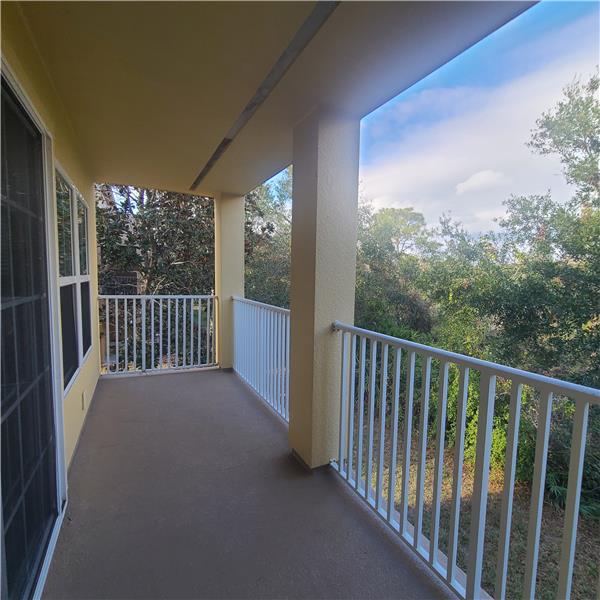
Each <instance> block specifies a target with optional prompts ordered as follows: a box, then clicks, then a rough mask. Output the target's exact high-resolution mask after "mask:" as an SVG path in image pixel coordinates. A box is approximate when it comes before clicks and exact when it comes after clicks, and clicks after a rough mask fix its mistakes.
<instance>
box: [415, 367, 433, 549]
mask: <svg viewBox="0 0 600 600" xmlns="http://www.w3.org/2000/svg"><path fill="white" fill-rule="evenodd" d="M430 387H431V356H424V357H423V381H422V385H421V415H420V419H419V450H418V452H419V463H418V466H417V490H416V499H415V503H416V507H415V513H416V514H415V529H414V532H415V533H414V539H413V545H414V547H415V549H416V550H417V552H420V550H419V548H420V544H421V529H422V528H423V496H424V493H423V492H424V487H425V465H426V462H427V425H428V422H429V393H430Z"/></svg>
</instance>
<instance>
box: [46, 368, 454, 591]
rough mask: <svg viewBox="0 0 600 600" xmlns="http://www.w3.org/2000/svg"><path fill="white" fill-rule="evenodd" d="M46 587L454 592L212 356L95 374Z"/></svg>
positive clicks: (145, 589)
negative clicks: (313, 466) (122, 374)
mask: <svg viewBox="0 0 600 600" xmlns="http://www.w3.org/2000/svg"><path fill="white" fill-rule="evenodd" d="M45 596H46V597H47V598H61V599H63V598H78V599H80V598H427V599H433V598H442V597H452V596H451V595H450V592H448V591H447V590H446V588H445V587H444V586H443V585H442V584H441V583H440V582H438V581H437V580H436V579H434V578H433V577H432V576H431V575H430V574H429V573H428V572H427V571H426V568H425V566H424V565H423V564H422V563H421V562H420V561H419V560H418V559H417V558H416V557H414V556H413V555H412V554H411V553H410V550H409V549H407V548H405V547H404V546H403V545H402V543H401V542H400V541H399V540H398V539H396V538H395V536H394V535H393V533H392V532H390V531H389V530H387V529H386V527H385V526H384V525H383V524H382V523H381V522H380V521H379V520H378V519H377V517H376V516H375V515H373V514H372V513H371V512H370V511H369V509H367V508H366V507H365V506H364V505H363V504H362V503H361V502H360V501H359V500H358V499H357V498H355V497H354V496H353V493H352V492H351V491H350V490H349V489H348V488H347V486H346V484H345V483H343V482H342V481H341V480H340V479H339V478H338V476H337V475H336V474H335V472H333V470H331V469H329V468H328V467H325V468H323V469H319V470H317V471H315V472H313V473H308V472H307V471H305V470H304V469H303V468H302V467H301V466H300V465H299V464H298V463H297V462H296V461H295V460H294V459H293V458H292V457H291V455H290V452H289V448H288V445H287V429H286V427H285V426H284V424H283V423H282V421H281V420H280V419H279V418H278V417H277V416H276V415H275V414H274V413H273V412H272V411H271V410H270V409H269V408H268V407H267V406H266V405H265V404H264V403H263V402H262V401H261V400H260V399H259V398H258V397H257V396H256V395H255V394H254V393H253V392H251V391H250V390H249V388H247V386H246V385H245V384H244V383H243V382H242V381H241V380H240V379H239V378H238V377H237V376H236V375H235V374H233V373H227V372H223V371H219V370H214V371H205V372H187V373H176V374H168V375H167V374H162V375H157V376H137V377H127V378H120V379H102V380H101V381H100V382H99V383H98V388H97V390H96V394H95V396H94V402H93V405H92V406H91V407H90V411H89V414H88V419H87V423H86V425H85V428H84V430H83V433H82V437H81V440H80V442H79V447H78V449H77V452H76V454H75V457H74V459H73V462H72V465H71V469H70V472H69V505H68V509H67V516H66V518H65V521H64V524H63V528H62V531H61V534H60V538H59V541H58V545H57V548H56V552H55V555H54V559H53V562H52V565H51V568H50V573H49V576H48V580H47V584H46V589H45Z"/></svg>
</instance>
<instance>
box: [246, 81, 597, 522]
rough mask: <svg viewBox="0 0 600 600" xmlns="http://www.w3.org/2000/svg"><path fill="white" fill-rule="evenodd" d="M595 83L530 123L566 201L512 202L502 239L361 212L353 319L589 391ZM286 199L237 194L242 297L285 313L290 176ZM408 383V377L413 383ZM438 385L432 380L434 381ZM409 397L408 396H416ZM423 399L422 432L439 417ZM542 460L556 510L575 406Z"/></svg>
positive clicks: (452, 401)
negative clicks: (244, 243)
mask: <svg viewBox="0 0 600 600" xmlns="http://www.w3.org/2000/svg"><path fill="white" fill-rule="evenodd" d="M599 81H600V80H599V78H598V75H597V74H596V75H594V76H592V77H591V78H590V80H589V81H588V82H586V83H582V82H580V81H579V80H576V81H575V82H573V83H572V84H571V85H569V86H567V87H566V88H565V90H564V97H563V99H562V100H561V101H560V102H559V103H558V104H557V106H556V107H555V108H554V109H552V110H550V111H547V112H545V113H544V114H543V115H542V116H541V117H540V119H538V121H537V122H536V126H535V129H534V130H533V131H532V133H531V139H530V142H529V146H530V148H531V149H532V150H533V151H534V152H538V153H541V154H550V153H553V154H557V155H558V156H559V158H560V160H561V162H562V165H563V168H564V175H565V178H566V180H567V181H568V182H569V183H571V184H572V185H573V186H574V188H575V193H574V197H573V199H572V201H571V202H569V203H567V204H566V205H564V204H560V203H558V202H556V201H555V200H554V199H553V198H552V195H551V192H550V191H548V192H546V193H543V194H538V195H530V196H518V195H513V196H510V197H509V198H508V199H507V200H506V202H505V207H506V214H505V215H504V217H503V218H502V219H500V220H499V222H498V225H499V231H497V232H488V233H484V234H482V235H478V236H475V235H472V234H469V233H468V232H467V231H465V230H464V228H463V227H462V226H461V225H460V223H456V222H454V221H452V220H451V219H449V218H447V217H443V218H442V219H441V221H440V223H439V225H438V226H437V227H430V226H428V225H427V224H426V222H425V219H424V218H423V215H421V214H419V213H417V212H416V211H414V210H413V209H412V208H385V209H381V210H379V211H376V210H374V208H373V207H372V206H371V205H370V204H369V203H368V202H364V201H361V202H360V204H359V227H358V248H357V267H356V269H357V281H356V302H355V322H356V324H357V325H359V326H360V327H364V328H367V329H372V330H375V331H379V332H383V333H387V334H390V335H393V336H397V337H401V338H408V339H411V340H414V341H419V342H423V343H429V344H433V345H436V346H439V347H442V348H445V349H448V350H452V351H456V352H460V353H464V354H469V355H472V356H476V357H479V358H483V359H487V360H491V361H494V362H499V363H503V364H508V365H511V366H514V367H518V368H521V369H525V370H530V371H534V372H538V373H542V374H546V375H549V376H552V377H558V378H561V379H565V380H569V381H573V382H576V383H580V384H583V385H588V386H592V387H600V202H599V198H600V176H599V170H598V158H599V153H600V108H599V106H600V104H599V101H598V89H599ZM282 181H283V182H284V191H283V192H282V191H281V189H271V188H269V187H265V186H263V187H262V188H259V189H258V190H257V191H255V192H253V195H250V196H248V204H247V223H246V227H247V232H248V239H250V240H252V242H251V247H249V248H248V247H247V258H246V278H247V282H246V292H247V295H248V296H249V297H253V298H255V299H258V300H262V301H265V302H269V303H272V304H278V305H281V306H288V294H289V248H290V204H291V193H290V187H291V172H290V171H288V172H287V174H286V176H285V178H284V179H283V180H282ZM417 377H418V374H417ZM435 380H436V378H435V377H432V381H434V382H435ZM417 389H418V388H417ZM457 394H458V373H457V372H455V371H454V370H453V371H451V373H450V381H449V405H448V423H447V432H446V435H447V440H448V443H449V444H452V443H453V442H454V438H455V433H456V396H457ZM436 398H437V395H436V393H435V390H432V394H431V410H430V427H429V431H433V430H434V429H435V427H432V426H431V425H432V424H433V420H434V419H435V415H436V409H437V406H436V402H437V400H436ZM478 400H479V380H478V376H477V374H476V373H472V377H471V380H470V384H469V401H468V405H467V426H466V429H467V431H466V435H465V457H466V459H467V460H474V457H475V448H476V437H477V419H478ZM539 401H540V398H539V395H538V393H537V392H535V391H534V390H532V389H529V388H524V389H523V395H522V414H521V425H520V433H519V446H518V456H517V478H518V479H519V480H520V481H523V482H528V481H531V477H532V470H533V464H534V457H535V444H536V434H537V425H538V409H539ZM509 402H510V389H509V386H508V384H507V382H502V381H498V389H497V397H496V406H495V411H494V421H493V435H492V450H491V462H492V465H493V467H494V468H497V469H502V468H503V466H504V460H505V454H506V430H507V424H508V413H509ZM553 409H554V416H553V419H552V422H551V435H550V444H549V453H548V464H547V473H548V474H547V482H546V484H547V493H548V497H549V498H550V499H551V500H553V501H554V502H555V503H557V504H559V505H560V504H564V501H565V497H566V486H567V479H568V473H569V453H570V441H571V428H572V421H573V403H572V402H571V401H570V400H568V399H566V398H557V399H555V401H554V403H553ZM581 512H582V513H584V514H587V515H588V516H595V517H596V518H600V408H599V407H592V409H591V410H590V420H589V430H588V439H587V451H586V458H585V463H584V475H583V489H582V499H581Z"/></svg>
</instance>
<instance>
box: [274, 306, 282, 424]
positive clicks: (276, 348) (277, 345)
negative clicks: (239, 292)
mask: <svg viewBox="0 0 600 600" xmlns="http://www.w3.org/2000/svg"><path fill="white" fill-rule="evenodd" d="M273 316H274V318H275V353H274V362H275V373H274V374H275V404H276V405H277V412H278V413H279V414H281V396H280V395H279V313H275V314H274V315H273Z"/></svg>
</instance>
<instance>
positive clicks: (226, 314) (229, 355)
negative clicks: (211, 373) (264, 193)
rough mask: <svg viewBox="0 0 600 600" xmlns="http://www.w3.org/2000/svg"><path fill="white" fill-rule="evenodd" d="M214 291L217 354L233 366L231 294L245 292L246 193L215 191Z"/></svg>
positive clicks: (225, 363) (222, 360) (239, 294)
mask: <svg viewBox="0 0 600 600" xmlns="http://www.w3.org/2000/svg"><path fill="white" fill-rule="evenodd" d="M215 294H216V295H217V297H218V299H219V312H218V321H217V322H218V326H217V357H218V360H219V364H220V365H221V368H224V369H229V368H231V367H232V366H233V302H232V301H231V297H232V296H243V295H244V197H243V196H232V195H230V194H216V195H215Z"/></svg>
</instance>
